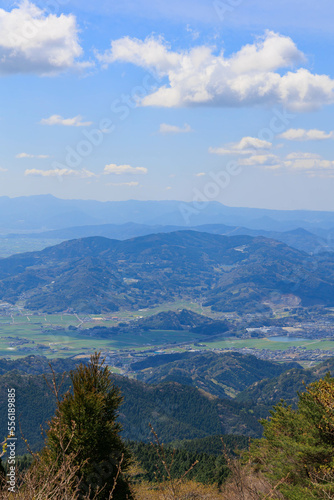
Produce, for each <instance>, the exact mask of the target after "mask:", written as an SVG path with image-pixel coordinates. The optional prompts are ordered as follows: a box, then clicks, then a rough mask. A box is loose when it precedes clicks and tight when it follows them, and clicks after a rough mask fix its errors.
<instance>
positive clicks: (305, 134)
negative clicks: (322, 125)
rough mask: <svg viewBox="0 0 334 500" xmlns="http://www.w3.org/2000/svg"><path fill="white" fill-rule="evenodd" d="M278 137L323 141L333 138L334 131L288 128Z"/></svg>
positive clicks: (293, 139) (291, 139)
mask: <svg viewBox="0 0 334 500" xmlns="http://www.w3.org/2000/svg"><path fill="white" fill-rule="evenodd" d="M278 137H279V138H281V139H287V140H288V141H323V140H326V139H334V131H331V132H328V133H327V132H324V131H323V130H318V129H311V130H305V129H303V128H290V129H289V130H287V131H286V132H283V134H280V135H279V136H278Z"/></svg>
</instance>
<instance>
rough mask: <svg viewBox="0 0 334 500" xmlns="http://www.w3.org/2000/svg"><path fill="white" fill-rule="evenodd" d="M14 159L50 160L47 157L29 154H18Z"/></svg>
mask: <svg viewBox="0 0 334 500" xmlns="http://www.w3.org/2000/svg"><path fill="white" fill-rule="evenodd" d="M15 158H20V159H22V158H35V159H38V160H45V159H46V158H50V156H49V155H32V154H29V153H19V154H17V155H16V157H15Z"/></svg>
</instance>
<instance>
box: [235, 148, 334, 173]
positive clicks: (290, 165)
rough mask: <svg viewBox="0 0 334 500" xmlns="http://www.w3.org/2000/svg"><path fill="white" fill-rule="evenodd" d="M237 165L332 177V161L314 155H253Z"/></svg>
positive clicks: (294, 153) (302, 153) (303, 153)
mask: <svg viewBox="0 0 334 500" xmlns="http://www.w3.org/2000/svg"><path fill="white" fill-rule="evenodd" d="M238 163H239V165H241V166H250V167H259V168H263V169H265V170H281V171H285V172H290V173H303V174H305V175H307V176H309V177H334V161H333V160H326V159H325V158H323V157H322V156H321V155H319V154H315V153H305V152H293V153H289V154H288V155H286V156H284V157H279V156H277V155H273V154H268V155H257V154H254V155H251V156H250V157H249V158H239V160H238Z"/></svg>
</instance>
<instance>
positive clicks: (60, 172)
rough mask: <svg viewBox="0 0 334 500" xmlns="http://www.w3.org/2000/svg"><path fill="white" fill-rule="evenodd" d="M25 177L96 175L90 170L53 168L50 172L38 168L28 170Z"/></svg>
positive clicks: (86, 176)
mask: <svg viewBox="0 0 334 500" xmlns="http://www.w3.org/2000/svg"><path fill="white" fill-rule="evenodd" d="M24 175H34V176H39V177H69V176H74V177H81V178H83V179H84V178H89V177H95V174H93V172H90V171H89V170H86V169H82V170H72V169H69V168H53V169H50V170H38V169H36V168H32V169H27V170H26V171H25V172H24Z"/></svg>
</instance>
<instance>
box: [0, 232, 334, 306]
mask: <svg viewBox="0 0 334 500" xmlns="http://www.w3.org/2000/svg"><path fill="white" fill-rule="evenodd" d="M333 278H334V260H333V257H331V256H330V255H328V256H325V257H323V260H320V259H318V258H316V257H311V256H308V255H307V254H305V253H303V252H301V251H298V250H296V249H292V248H290V247H288V246H287V245H285V244H284V243H280V242H278V241H275V240H270V239H266V238H262V237H257V238H253V237H250V236H232V237H227V236H221V235H214V234H208V233H200V232H195V231H178V232H174V233H167V234H154V235H149V236H143V237H139V238H134V239H130V240H126V241H118V240H109V239H107V238H102V237H92V238H84V239H79V240H72V241H68V242H65V243H62V244H60V245H57V246H54V247H50V248H47V249H45V250H43V251H41V252H31V253H25V254H18V255H14V256H12V257H9V258H6V259H1V260H0V299H2V300H5V301H8V302H12V303H15V302H16V301H18V300H21V301H22V300H23V301H24V303H25V305H26V307H28V308H30V309H39V310H43V311H46V312H55V311H64V310H67V309H68V308H72V309H74V310H75V311H77V312H91V313H100V312H103V311H115V310H118V309H119V308H120V307H123V306H124V307H127V308H137V309H138V308H144V307H151V306H154V305H157V304H159V303H162V302H166V301H173V300H176V299H179V298H180V297H185V296H186V297H188V298H189V297H190V298H192V299H196V298H199V297H200V298H201V300H203V301H204V303H205V304H206V305H211V306H212V308H213V309H214V310H217V311H231V310H238V309H242V310H243V311H245V310H252V309H254V308H257V309H258V307H259V304H261V303H262V302H264V301H265V300H266V299H268V297H269V296H270V294H271V293H272V292H276V293H277V292H278V293H281V294H293V295H295V296H297V297H298V298H299V299H300V300H301V302H302V304H303V305H310V304H324V305H334V284H333V282H334V279H333ZM245 304H247V307H245Z"/></svg>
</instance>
